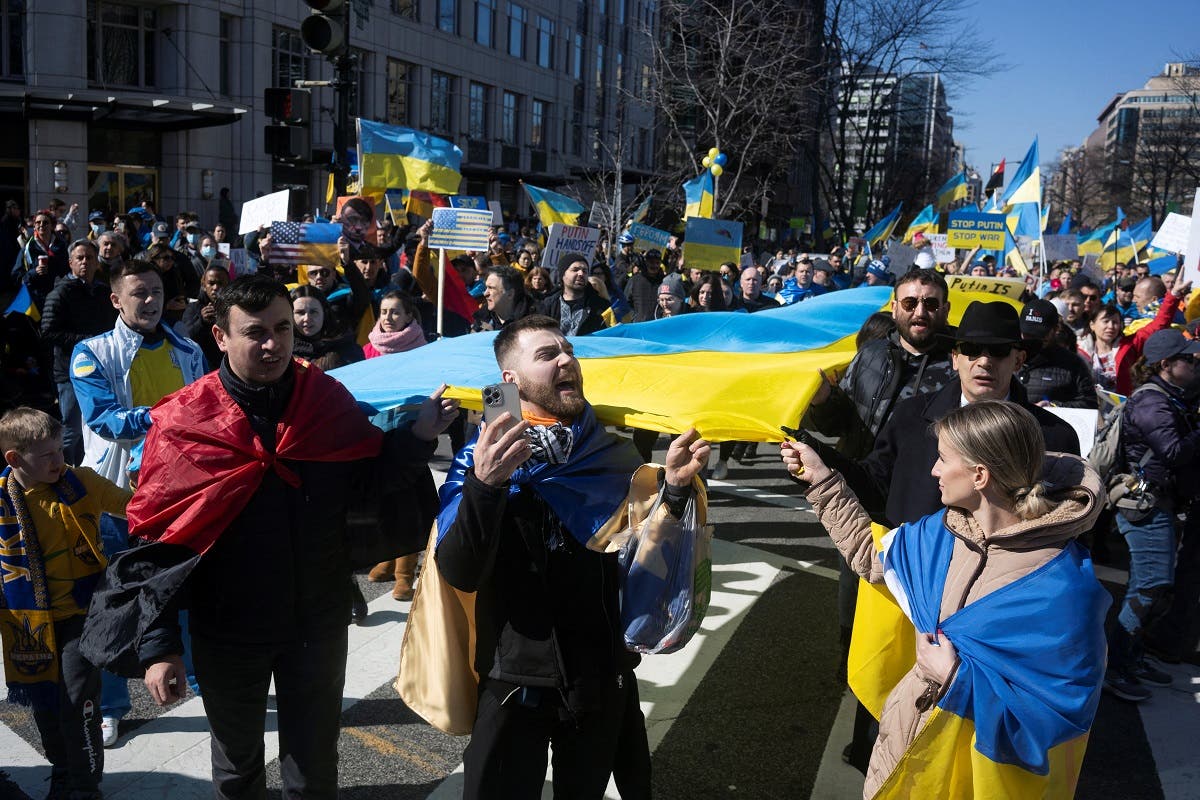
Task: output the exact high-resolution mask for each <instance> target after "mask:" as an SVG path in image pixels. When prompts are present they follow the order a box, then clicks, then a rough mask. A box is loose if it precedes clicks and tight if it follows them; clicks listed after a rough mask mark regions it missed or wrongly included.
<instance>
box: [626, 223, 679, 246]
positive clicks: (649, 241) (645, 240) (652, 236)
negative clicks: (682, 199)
mask: <svg viewBox="0 0 1200 800" xmlns="http://www.w3.org/2000/svg"><path fill="white" fill-rule="evenodd" d="M629 233H630V234H632V235H633V249H634V250H649V249H651V248H653V249H655V250H658V251H660V252H661V251H663V250H665V249H667V242H668V241H670V239H671V234H670V232H668V231H664V230H659V229H658V228H652V227H650V226H649V225H643V224H642V223H640V222H635V223H633V224H632V225H630V226H629Z"/></svg>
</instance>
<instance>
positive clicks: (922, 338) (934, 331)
mask: <svg viewBox="0 0 1200 800" xmlns="http://www.w3.org/2000/svg"><path fill="white" fill-rule="evenodd" d="M896 330H897V331H898V332H899V334H900V338H901V339H903V340H904V341H906V342H908V343H909V344H911V345H912V346H913V347H915V348H917V349H918V350H923V349H925V348H926V347H929V346H930V345H932V344H933V342H934V337H936V336H937V335H938V326H937V325H936V324H934V322H933V320H930V321H929V323H928V324H927V325H926V326H925V330H923V331H919V332H918V331H914V330H913V329H912V325H911V321H910V322H897V323H896Z"/></svg>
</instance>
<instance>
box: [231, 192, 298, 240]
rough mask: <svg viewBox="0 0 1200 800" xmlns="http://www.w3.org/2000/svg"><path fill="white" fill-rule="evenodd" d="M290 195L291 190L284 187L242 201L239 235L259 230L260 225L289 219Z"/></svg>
mask: <svg viewBox="0 0 1200 800" xmlns="http://www.w3.org/2000/svg"><path fill="white" fill-rule="evenodd" d="M288 197H289V190H288V189H284V190H283V191H279V192H272V193H271V194H264V195H263V196H262V197H256V198H254V199H253V200H247V201H246V202H244V203H242V219H241V224H240V225H239V226H238V235H239V236H245V235H246V234H247V233H250V232H252V231H256V230H258V229H259V226H263V225H267V226H269V225H270V224H271V223H272V222H274V221H275V220H277V219H284V220H285V219H287V218H288Z"/></svg>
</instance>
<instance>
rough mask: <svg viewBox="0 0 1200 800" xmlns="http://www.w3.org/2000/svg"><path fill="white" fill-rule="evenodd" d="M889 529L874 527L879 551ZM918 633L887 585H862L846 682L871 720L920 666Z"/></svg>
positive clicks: (880, 526) (873, 525)
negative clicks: (912, 670) (906, 678)
mask: <svg viewBox="0 0 1200 800" xmlns="http://www.w3.org/2000/svg"><path fill="white" fill-rule="evenodd" d="M887 532H888V529H887V528H885V527H883V526H882V525H878V524H872V525H871V538H872V539H874V540H875V550H876V551H879V550H882V549H883V545H882V544H881V542H882V539H883V537H884V536H885V535H886V534H887ZM915 631H916V629H915V628H913V624H912V623H911V622H909V621H908V617H906V616H904V612H903V611H901V610H900V606H898V605H897V604H896V600H895V598H893V597H892V593H891V592H890V591H888V588H887V587H886V586H884V585H883V584H874V583H868V582H867V581H863V580H860V581H859V582H858V602H857V603H856V604H855V606H854V630H853V632H852V633H851V638H850V654H849V656H848V657H847V659H846V679H847V682H848V683H849V684H850V689H851V691H853V692H854V696H855V697H857V698H858V702H860V703H862V704H863V707H864V708H866V709H867V711H870V712H871V716H873V717H875V719H879V718H880V717H881V716H882V715H883V704H884V703H885V702H886V701H887V697H888V694H890V693H891V691H892V689H893V688H895V686H896V684H898V683H899V682H900V679H901V678H903V677H904V676H905V674H907V672H908V671H909V670H910V669H912V667H913V664H915V663H916V662H917V656H916V653H917V637H916V632H915Z"/></svg>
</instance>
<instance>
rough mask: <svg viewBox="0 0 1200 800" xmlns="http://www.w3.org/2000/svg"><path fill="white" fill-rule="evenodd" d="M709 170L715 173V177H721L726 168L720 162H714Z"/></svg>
mask: <svg viewBox="0 0 1200 800" xmlns="http://www.w3.org/2000/svg"><path fill="white" fill-rule="evenodd" d="M708 171H709V172H711V173H712V174H713V177H714V178H719V177H721V173H722V172H724V171H725V168H724V167H722V166H721V165H720V164H713V165H712V166H711V167H709V168H708Z"/></svg>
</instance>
